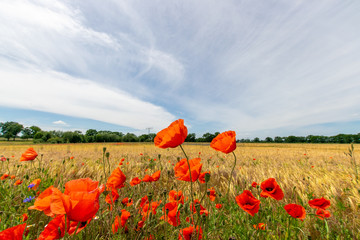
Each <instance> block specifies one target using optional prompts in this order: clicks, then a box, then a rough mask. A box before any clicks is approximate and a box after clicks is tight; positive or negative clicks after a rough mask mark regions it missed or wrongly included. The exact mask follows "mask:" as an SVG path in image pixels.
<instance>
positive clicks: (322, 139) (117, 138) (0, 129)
mask: <svg viewBox="0 0 360 240" xmlns="http://www.w3.org/2000/svg"><path fill="white" fill-rule="evenodd" d="M0 133H1V137H3V138H5V139H7V140H8V141H10V139H12V140H14V141H15V139H16V138H17V137H18V136H19V135H20V138H21V139H24V140H27V139H32V140H33V142H34V143H93V142H152V141H153V140H154V138H155V136H156V134H155V133H149V134H142V135H140V136H137V135H135V134H133V133H126V134H124V133H122V132H113V131H97V130H95V129H88V130H87V131H86V132H85V134H83V133H82V132H81V131H55V130H53V131H43V130H42V129H41V128H40V127H38V126H30V127H24V126H23V125H21V124H20V123H17V122H5V123H2V122H1V123H0ZM218 134H219V132H215V133H205V134H203V135H202V136H201V137H196V134H195V133H189V134H188V136H187V138H186V140H185V141H186V142H211V141H212V140H213V139H214V138H215V137H216V136H217V135H218ZM237 142H242V143H248V142H254V143H262V142H264V143H360V133H358V134H338V135H336V136H317V135H308V136H306V137H302V136H287V137H280V136H277V137H274V138H271V137H266V138H265V139H263V140H261V139H260V138H258V137H255V138H253V139H249V138H242V139H239V140H237Z"/></svg>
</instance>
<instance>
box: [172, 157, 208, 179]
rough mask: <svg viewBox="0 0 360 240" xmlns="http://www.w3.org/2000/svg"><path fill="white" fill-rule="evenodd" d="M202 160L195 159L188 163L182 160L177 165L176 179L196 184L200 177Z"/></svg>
mask: <svg viewBox="0 0 360 240" xmlns="http://www.w3.org/2000/svg"><path fill="white" fill-rule="evenodd" d="M200 161H201V159H200V158H194V159H191V160H189V164H188V161H187V160H186V159H185V158H184V159H182V160H180V161H179V162H178V163H177V164H176V165H175V168H174V170H175V177H176V178H177V179H178V180H182V181H187V182H190V181H192V182H195V181H196V180H197V179H198V178H199V175H200V172H201V168H202V164H201V163H200ZM189 165H190V169H191V180H190V171H189Z"/></svg>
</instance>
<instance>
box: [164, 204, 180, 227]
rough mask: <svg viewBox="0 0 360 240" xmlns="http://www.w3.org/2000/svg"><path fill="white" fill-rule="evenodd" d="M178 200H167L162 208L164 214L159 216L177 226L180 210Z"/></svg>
mask: <svg viewBox="0 0 360 240" xmlns="http://www.w3.org/2000/svg"><path fill="white" fill-rule="evenodd" d="M178 205H179V203H178V202H169V203H166V204H165V207H164V208H163V212H164V215H163V216H162V217H161V218H160V219H162V220H165V221H167V222H168V223H169V224H170V225H172V226H174V227H177V226H178V225H179V224H180V212H179V211H178Z"/></svg>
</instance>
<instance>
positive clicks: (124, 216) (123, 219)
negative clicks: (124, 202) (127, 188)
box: [120, 209, 131, 227]
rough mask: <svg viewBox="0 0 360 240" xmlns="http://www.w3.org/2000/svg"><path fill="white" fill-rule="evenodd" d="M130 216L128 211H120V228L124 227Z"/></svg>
mask: <svg viewBox="0 0 360 240" xmlns="http://www.w3.org/2000/svg"><path fill="white" fill-rule="evenodd" d="M130 216H131V214H130V213H129V212H128V211H126V210H125V209H122V210H121V216H120V223H121V226H122V227H125V224H126V222H127V220H128V219H129V217H130Z"/></svg>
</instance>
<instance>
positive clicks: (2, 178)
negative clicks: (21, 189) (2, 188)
mask: <svg viewBox="0 0 360 240" xmlns="http://www.w3.org/2000/svg"><path fill="white" fill-rule="evenodd" d="M8 177H9V174H6V173H4V174H3V175H2V176H1V180H5V179H7V178H8Z"/></svg>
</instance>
